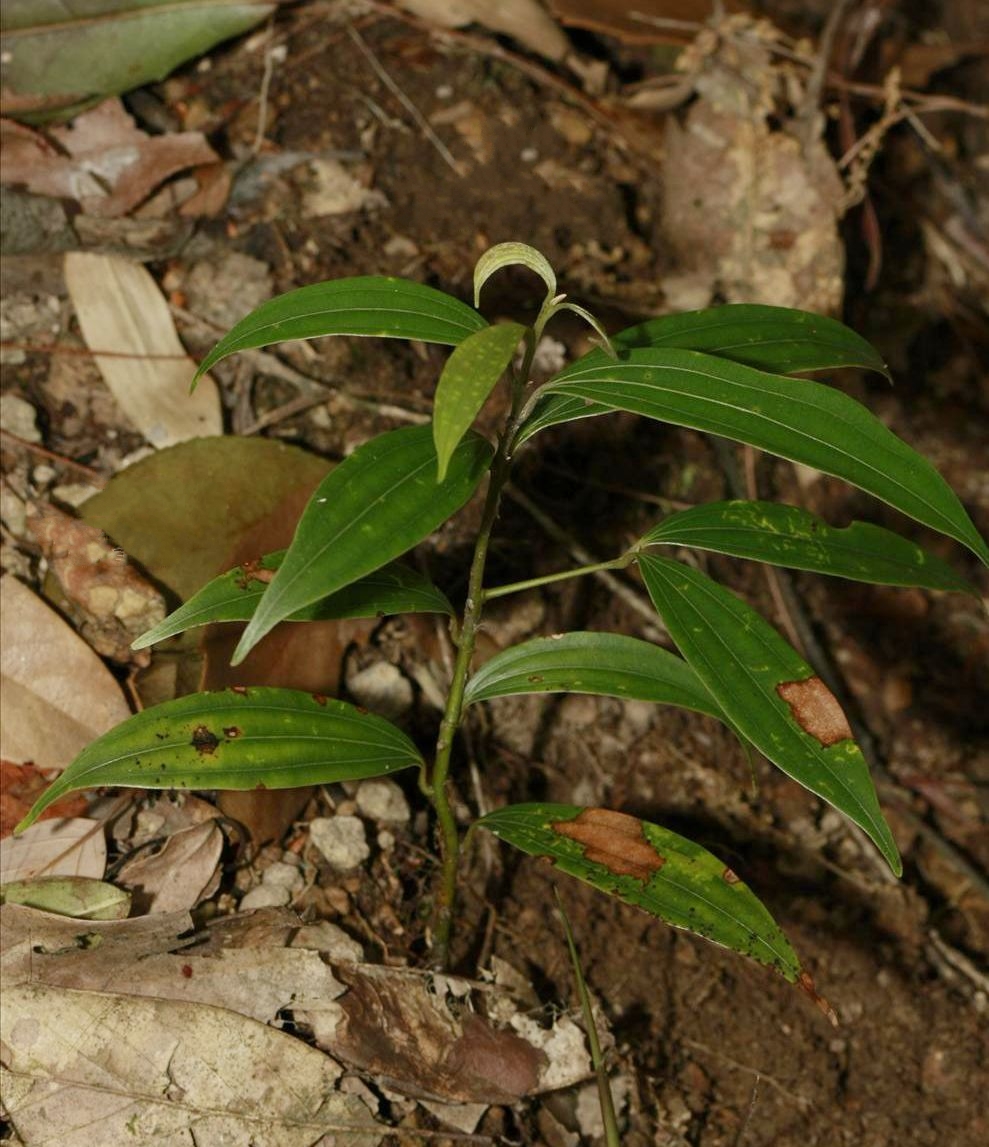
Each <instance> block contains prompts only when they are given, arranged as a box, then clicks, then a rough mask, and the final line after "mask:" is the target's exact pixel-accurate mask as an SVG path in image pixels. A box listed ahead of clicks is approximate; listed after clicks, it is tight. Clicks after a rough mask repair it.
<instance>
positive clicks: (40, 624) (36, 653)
mask: <svg viewBox="0 0 989 1147" xmlns="http://www.w3.org/2000/svg"><path fill="white" fill-rule="evenodd" d="M0 675H2V685H3V688H2V690H0V712H2V720H0V756H3V757H4V758H5V759H6V760H11V761H18V762H21V761H33V762H34V764H35V765H37V766H38V767H39V768H41V769H57V770H61V769H64V768H65V766H66V765H68V764H69V762H70V761H71V760H72V759H73V758H74V757H75V756H77V754H78V753H80V752H81V751H82V750H83V749H84V748H85V747H86V745H88V744H89V742H90V741H92V740H94V739H95V738H96V737H98V736H100V735H102V734H103V733H105V732H107V730H108V729H111V728H112V727H113V726H114V725H117V724H119V723H120V722H121V721H124V720H126V718H127V717H129V716H130V710H129V709H128V707H127V702H126V701H125V700H124V695H123V693H122V692H121V689H120V686H119V685H118V684H117V682H116V680H115V679H114V677H113V675H112V674H111V673H110V671H109V670H108V669H107V668H106V666H105V665H104V664H103V662H102V661H100V659H99V658H98V657H97V656H96V654H95V653H94V652H93V651H92V650H91V649H90V648H89V646H88V645H86V643H85V642H84V641H83V640H82V638H80V637H79V636H78V635H77V634H76V633H75V632H74V631H73V629H72V628H71V626H69V625H67V624H66V623H65V622H64V621H63V620H62V619H61V618H60V617H59V616H58V614H57V613H55V611H54V610H53V609H50V608H49V607H48V606H47V605H45V603H44V602H43V601H42V600H41V598H39V597H37V596H36V595H35V594H33V593H32V592H31V591H30V590H29V589H28V588H27V587H26V586H24V585H22V584H21V583H20V582H19V581H17V580H16V579H14V578H12V577H9V576H8V577H5V578H3V579H2V580H0Z"/></svg>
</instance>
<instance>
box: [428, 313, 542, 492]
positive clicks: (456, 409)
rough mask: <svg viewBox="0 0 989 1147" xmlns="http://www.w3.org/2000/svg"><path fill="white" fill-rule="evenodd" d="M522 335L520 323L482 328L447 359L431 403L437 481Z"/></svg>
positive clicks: (502, 371)
mask: <svg viewBox="0 0 989 1147" xmlns="http://www.w3.org/2000/svg"><path fill="white" fill-rule="evenodd" d="M524 334H525V327H523V326H522V325H521V324H520V323H498V324H496V325H495V326H493V327H485V328H484V329H483V330H479V331H475V332H474V334H472V335H469V336H468V337H467V338H465V339H464V341H463V342H462V343H461V344H460V345H459V346H458V347H455V348H454V351H453V354H451V355H450V357H449V358H448V359H447V362H446V366H445V367H444V368H443V373H442V374H441V375H440V380H439V382H438V383H437V384H436V397H435V399H434V402H433V441H434V442H435V444H436V456H437V460H438V467H439V469H438V480H439V481H440V482H442V481H443V479H444V478H445V477H446V468H447V466H448V465H449V462H450V455H451V454H452V453H453V452H454V450H455V449H456V448H457V443H458V442H459V441H460V440H461V438H463V436H464V434H465V433H466V432H467V431H468V429H469V428H470V425H471V423H472V422H473V421H474V419H475V418H476V417H477V414H478V412H479V411H480V409H481V407H482V406H483V405H484V403H485V401H486V400H487V397H488V395H489V394H490V393H491V391H492V390H493V389H494V387H495V384H496V383H497V381H498V379H499V378H501V376H502V375H503V374H504V373H505V368H506V367H507V366H508V364H509V363H510V362H511V361H512V355H513V354H514V353H515V348H516V347H517V346H518V344H519V340H520V339H521V338H522V336H523V335H524Z"/></svg>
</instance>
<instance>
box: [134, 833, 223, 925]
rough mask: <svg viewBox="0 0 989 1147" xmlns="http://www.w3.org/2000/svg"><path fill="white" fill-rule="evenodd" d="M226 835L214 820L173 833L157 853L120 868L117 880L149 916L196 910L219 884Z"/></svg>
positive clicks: (149, 853) (148, 853)
mask: <svg viewBox="0 0 989 1147" xmlns="http://www.w3.org/2000/svg"><path fill="white" fill-rule="evenodd" d="M222 851H223V833H222V832H221V831H220V829H219V827H218V826H217V824H216V821H215V820H210V821H205V822H203V823H202V824H196V825H192V826H191V827H190V828H185V829H181V830H180V831H179V832H175V833H173V834H172V835H171V836H169V837H168V838H167V839H166V840H165V843H164V845H163V846H162V848H161V849H160V850H159V851H157V852H154V853H151V852H150V851H149V852H142V853H140V854H139V855H138V856H136V857H134V858H133V860H128V861H127V862H126V863H125V864H124V866H123V867H122V868H121V870H120V872H119V874H118V876H117V881H118V883H120V884H122V885H123V886H124V887H125V888H130V889H131V890H132V891H133V893H134V901H135V907H136V908H137V909H138V910H140V911H143V912H147V913H148V914H153V913H159V912H180V911H182V910H183V909H186V908H195V906H196V905H197V904H199V903H200V901H202V900H205V899H206V898H207V897H209V896H211V895H212V894H213V892H215V890H216V888H217V886H218V883H219V867H218V866H219V863H220V853H221V852H222Z"/></svg>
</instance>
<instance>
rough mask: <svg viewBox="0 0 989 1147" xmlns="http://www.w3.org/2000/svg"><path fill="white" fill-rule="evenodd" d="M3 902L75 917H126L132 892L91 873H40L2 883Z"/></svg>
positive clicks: (111, 918)
mask: <svg viewBox="0 0 989 1147" xmlns="http://www.w3.org/2000/svg"><path fill="white" fill-rule="evenodd" d="M0 904H19V905H22V906H23V907H26V908H37V909H40V910H41V911H42V912H53V913H54V914H55V915H56V916H69V917H72V918H73V919H75V920H124V919H126V917H127V916H128V914H129V913H130V904H131V899H130V895H129V894H128V893H126V892H124V891H122V890H121V889H120V888H117V887H115V886H114V885H113V884H108V883H107V882H106V881H104V880H94V879H93V877H91V876H39V877H38V878H37V879H36V880H17V881H13V882H10V883H7V884H3V885H0Z"/></svg>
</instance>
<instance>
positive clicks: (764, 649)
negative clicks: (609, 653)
mask: <svg viewBox="0 0 989 1147" xmlns="http://www.w3.org/2000/svg"><path fill="white" fill-rule="evenodd" d="M639 568H640V570H641V571H642V578H643V580H644V581H645V583H646V589H647V590H648V591H649V596H650V597H651V598H652V601H653V604H654V605H655V607H656V609H657V611H658V612H659V615H660V617H662V619H663V622H664V624H665V625H666V627H667V629H668V630H669V632H670V636H671V637H672V638H673V640H674V641H675V642H676V643H677V646H678V647H679V649H680V652H681V653H682V654H683V656H684V657H685V658H686V660H687V662H688V663H689V664H690V665H691V666H692V667H693V668H694V670H695V671H696V673H697V676H698V677H699V678H700V679H701V681H703V682H704V684H705V685H706V686H707V688H708V690H709V691H710V692H711V694H712V695H713V697H714V698H715V700H716V701H717V702H718V703H719V704H720V705H721V707H722V709H723V710H724V712H725V714H726V716H727V717H728V719H729V720H730V721H731V723H732V725H733V726H734V728H735V729H737V730H738V732H739V733H740V734H741V735H742V736H743V737H745V738H746V739H747V740H748V741H751V743H752V744H753V745H755V747H756V748H757V749H759V750H760V752H762V753H763V754H764V755H765V756H766V757H768V758H769V760H771V761H772V762H773V763H774V764H775V765H777V766H778V767H779V768H781V769H782V770H783V772H784V773H786V774H787V775H788V776H790V777H793V779H794V780H795V781H799V782H800V784H802V785H803V786H804V787H805V788H807V789H810V791H811V792H813V793H816V794H817V795H818V796H820V797H822V798H823V799H824V800H826V801H827V802H828V803H829V804H831V805H833V806H834V807H835V808H836V809H838V810H839V812H843V813H844V814H845V815H846V816H847V817H849V818H850V819H851V820H853V821H854V822H855V823H856V824H857V825H858V826H859V827H860V828H862V829H864V830H865V832H866V833H868V835H869V836H870V837H871V838H872V840H873V841H874V842H875V844H876V846H877V847H878V849H879V851H880V852H881V853H882V854H883V856H884V857H885V858H886V861H887V863H888V864H889V866H890V868H891V869H892V870H893V871H894V872H895V873H896V874H897V876H899V875H900V873H901V872H902V865H901V864H900V857H899V854H898V852H897V849H896V843H895V841H894V840H893V835H892V833H891V832H890V830H889V826H888V825H887V824H886V821H885V820H884V819H883V814H882V811H881V810H880V808H879V801H878V799H877V797H876V790H875V788H874V787H873V784H872V778H871V777H870V776H869V766H868V765H867V764H866V761H865V758H864V757H863V756H862V750H861V749H860V748H859V747H858V745H857V744H856V743H855V741H854V739H853V737H852V731H851V729H850V728H849V725H848V721H847V719H846V717H845V714H844V713H843V712H842V710H841V706H840V705H839V704H838V702H837V700H836V699H835V697H834V695H833V694H832V693H831V691H830V690H829V689H828V687H827V686H826V685H825V684H824V682H823V681H822V680H821V679H820V678H819V677H817V676H815V674H814V670H813V669H812V668H811V667H810V666H809V665H808V664H807V663H806V662H805V661H804V659H803V658H802V657H801V656H800V655H799V654H798V653H797V652H796V650H794V649H792V648H791V647H790V646H789V645H788V644H787V643H786V642H785V641H784V640H783V638H782V637H780V635H779V634H778V633H777V632H776V630H775V629H773V627H772V626H771V625H769V623H768V622H766V621H765V620H763V618H762V617H761V616H760V615H759V614H758V613H756V611H755V610H754V609H752V608H751V606H749V605H746V604H745V603H744V602H742V601H740V600H739V599H738V598H737V597H735V595H734V594H732V593H729V592H728V590H726V589H724V588H722V587H721V586H720V585H718V584H717V583H716V582H713V581H711V579H710V578H709V577H707V576H706V575H705V574H702V573H701V572H700V571H699V570H695V569H691V568H690V567H689V566H685V565H683V564H682V563H681V562H673V561H670V560H669V559H668V558H659V557H655V556H654V555H652V554H642V555H641V556H640V557H639Z"/></svg>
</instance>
